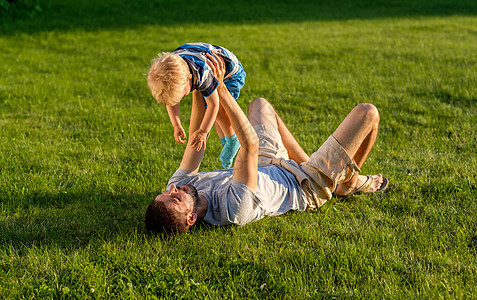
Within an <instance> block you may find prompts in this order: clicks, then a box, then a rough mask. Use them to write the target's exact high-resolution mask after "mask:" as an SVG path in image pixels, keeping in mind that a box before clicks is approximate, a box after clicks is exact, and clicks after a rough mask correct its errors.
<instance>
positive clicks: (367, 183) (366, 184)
mask: <svg viewBox="0 0 477 300" xmlns="http://www.w3.org/2000/svg"><path fill="white" fill-rule="evenodd" d="M366 177H367V178H366V181H365V182H364V183H363V185H362V186H360V187H359V189H358V190H357V191H359V192H362V193H366V191H367V190H368V189H369V187H370V186H371V185H372V184H373V181H374V177H373V176H371V175H366Z"/></svg>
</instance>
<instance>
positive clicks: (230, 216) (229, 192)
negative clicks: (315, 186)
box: [167, 165, 307, 225]
mask: <svg viewBox="0 0 477 300" xmlns="http://www.w3.org/2000/svg"><path fill="white" fill-rule="evenodd" d="M232 173H233V169H226V170H216V171H212V172H200V173H191V172H188V171H185V170H181V169H179V170H177V171H176V172H175V173H174V175H173V176H172V177H171V178H170V179H169V182H168V184H167V188H169V186H170V185H171V184H174V185H175V186H179V187H180V186H183V185H192V186H194V187H195V188H196V189H197V191H198V193H199V195H201V196H204V197H205V198H206V199H207V201H208V203H209V207H208V210H207V213H206V215H205V217H204V219H203V221H204V222H207V223H209V224H212V225H226V224H237V225H244V224H247V223H250V222H253V221H257V220H260V219H262V218H263V217H264V216H276V215H281V214H284V213H286V212H287V211H289V210H299V211H303V210H305V209H306V206H307V201H306V196H305V193H304V192H303V190H302V188H301V187H300V185H299V183H298V182H297V180H296V178H295V176H294V175H293V174H292V173H290V172H288V171H287V170H285V169H283V168H281V167H278V166H275V165H269V166H265V167H259V168H258V182H257V192H256V193H253V192H252V191H251V190H250V189H249V188H248V187H247V186H246V185H244V184H242V183H240V182H237V181H234V180H233V179H232Z"/></svg>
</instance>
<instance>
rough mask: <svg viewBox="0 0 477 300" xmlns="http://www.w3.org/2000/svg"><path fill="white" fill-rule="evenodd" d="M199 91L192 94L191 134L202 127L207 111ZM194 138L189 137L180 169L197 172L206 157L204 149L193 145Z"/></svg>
mask: <svg viewBox="0 0 477 300" xmlns="http://www.w3.org/2000/svg"><path fill="white" fill-rule="evenodd" d="M201 97H202V95H201V94H200V92H199V91H197V90H195V91H193V94H192V111H191V116H190V126H189V136H190V135H191V134H192V133H194V132H195V131H196V130H197V129H199V128H200V124H201V123H202V119H203V117H204V113H205V105H204V101H202V98H201ZM191 143H192V140H191V139H189V140H188V142H187V146H186V148H185V150H184V155H183V156H182V162H181V164H180V166H179V169H181V170H186V171H189V172H194V173H195V172H197V171H198V170H199V167H200V163H201V162H202V158H203V157H204V149H201V150H200V151H197V149H196V148H193V147H192V146H191Z"/></svg>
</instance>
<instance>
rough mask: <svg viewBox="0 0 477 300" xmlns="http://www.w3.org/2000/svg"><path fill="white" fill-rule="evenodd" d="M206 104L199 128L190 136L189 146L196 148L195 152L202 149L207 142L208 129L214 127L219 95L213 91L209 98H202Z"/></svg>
mask: <svg viewBox="0 0 477 300" xmlns="http://www.w3.org/2000/svg"><path fill="white" fill-rule="evenodd" d="M204 99H205V102H206V103H207V110H206V111H205V114H204V118H203V119H202V123H201V124H200V128H199V129H198V130H196V131H195V132H194V133H193V134H192V135H191V136H190V139H191V146H192V147H197V151H199V150H200V149H202V148H204V150H205V145H206V142H207V136H208V135H209V132H210V129H211V128H212V126H213V125H214V122H215V119H216V118H217V113H218V112H219V105H220V104H219V94H218V93H217V90H216V91H214V92H213V93H212V94H211V95H210V96H209V97H206V98H204Z"/></svg>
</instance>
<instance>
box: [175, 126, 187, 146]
mask: <svg viewBox="0 0 477 300" xmlns="http://www.w3.org/2000/svg"><path fill="white" fill-rule="evenodd" d="M174 138H175V139H176V142H178V143H179V144H184V143H185V142H186V141H185V140H183V139H185V138H186V134H185V131H184V128H182V126H181V125H177V126H174Z"/></svg>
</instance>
